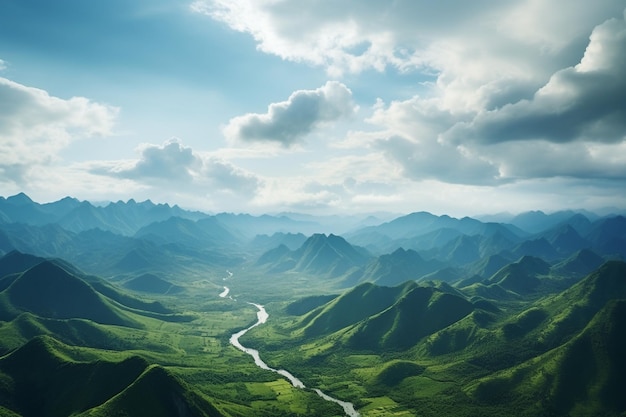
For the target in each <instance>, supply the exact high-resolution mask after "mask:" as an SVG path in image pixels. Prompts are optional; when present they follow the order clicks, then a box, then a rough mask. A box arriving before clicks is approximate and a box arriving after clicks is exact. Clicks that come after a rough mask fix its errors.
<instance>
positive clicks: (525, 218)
mask: <svg viewBox="0 0 626 417" xmlns="http://www.w3.org/2000/svg"><path fill="white" fill-rule="evenodd" d="M574 216H577V213H576V212H574V211H572V210H564V211H557V212H555V213H551V214H546V213H544V212H543V211H540V210H539V211H528V212H525V213H521V214H518V215H517V216H515V217H514V218H513V219H511V220H510V221H509V223H510V224H512V225H514V226H517V227H519V228H520V229H522V230H525V231H527V232H529V233H533V234H534V233H540V232H543V231H545V230H548V229H551V228H553V227H555V226H557V225H560V224H563V223H565V222H567V221H568V220H569V219H571V218H572V217H574ZM579 216H580V215H579ZM576 218H578V219H579V218H580V217H576Z"/></svg>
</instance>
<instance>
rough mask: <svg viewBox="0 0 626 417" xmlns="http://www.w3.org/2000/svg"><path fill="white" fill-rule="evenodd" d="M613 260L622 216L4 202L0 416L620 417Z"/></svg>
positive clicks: (621, 318) (625, 301)
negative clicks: (257, 212)
mask: <svg viewBox="0 0 626 417" xmlns="http://www.w3.org/2000/svg"><path fill="white" fill-rule="evenodd" d="M383 219H384V220H383ZM331 225H334V226H336V227H337V228H338V230H341V233H339V232H334V231H329V230H328V228H329V227H330V226H331ZM625 260H626V218H625V217H624V216H623V213H622V214H620V213H615V214H614V215H606V216H605V215H603V216H600V215H596V214H593V213H590V212H585V211H563V212H557V213H551V214H545V213H542V212H528V213H521V214H519V215H516V216H504V215H501V216H491V217H487V216H485V217H481V218H480V219H478V218H470V217H464V218H460V219H457V218H453V217H450V216H446V215H443V216H437V215H434V214H431V213H426V212H415V213H411V214H408V215H403V216H399V217H394V218H387V217H385V216H383V215H381V216H379V217H364V218H362V219H360V218H358V216H343V217H342V216H334V217H333V216H327V217H326V218H317V217H315V216H309V215H300V214H295V213H281V214H278V215H264V216H252V215H248V214H233V213H220V214H207V213H201V212H197V211H187V210H184V209H181V208H180V207H178V206H169V205H167V204H154V203H152V202H150V201H145V202H140V203H138V202H135V201H134V200H129V201H128V202H121V201H120V202H116V203H109V204H108V205H104V206H102V205H94V204H91V203H89V202H85V201H78V200H76V199H74V198H71V197H67V198H64V199H62V200H60V201H57V202H53V203H46V204H39V203H36V202H34V201H32V200H31V199H30V198H29V197H28V196H26V195H25V194H18V195H15V196H12V197H8V198H2V197H0V415H7V416H22V417H31V416H67V415H76V416H112V415H129V416H130V415H133V416H136V415H138V416H142V415H146V416H147V415H150V416H224V417H242V416H254V415H268V416H269V415H276V416H278V415H294V416H327V415H341V413H342V408H341V407H340V406H339V405H338V404H337V403H335V402H329V401H326V400H325V399H324V398H323V397H320V396H319V395H317V394H316V392H315V391H314V390H313V389H318V388H319V389H321V390H322V391H323V392H325V393H328V394H329V395H331V396H333V397H334V398H338V399H342V400H345V401H351V402H352V403H353V405H354V406H355V408H356V409H358V410H359V413H360V415H361V416H362V417H368V416H381V415H397V416H408V415H425V416H435V415H457V416H473V415H485V416H497V415H519V416H574V417H583V416H588V415H602V416H616V417H617V416H620V415H624V413H626V401H625V400H624V397H623V395H622V393H621V388H622V387H623V386H624V385H626V380H625V378H626V377H625V376H624V375H626V361H624V359H623V352H624V349H626V337H625V336H624V335H626V327H625V326H626V262H625ZM261 305H264V306H265V307H264V309H266V311H267V313H268V314H269V319H268V321H267V322H266V323H265V324H263V325H260V324H256V323H257V320H259V319H260V318H261V312H260V311H259V309H260V306H261ZM255 313H256V316H255ZM242 329H248V331H247V332H244V333H245V334H244V335H243V336H241V343H242V344H243V345H244V346H246V347H251V348H253V349H257V350H258V353H259V355H260V356H261V357H262V358H263V360H264V361H265V362H266V363H267V367H269V368H272V369H284V370H288V371H289V372H291V373H293V374H294V375H296V376H297V377H298V378H300V379H301V380H302V381H303V383H304V384H305V385H306V386H307V387H309V388H311V389H304V390H301V389H297V388H296V387H294V386H293V385H291V384H290V383H289V382H288V381H287V380H285V379H284V378H283V377H282V375H284V373H283V374H280V373H279V374H275V373H272V372H270V371H268V370H267V369H266V368H260V367H258V366H257V365H255V362H254V361H253V360H252V359H251V358H250V356H249V355H248V354H246V353H245V352H242V351H240V350H238V349H235V348H234V347H233V346H231V343H232V342H229V341H231V340H232V336H233V335H234V334H237V332H240V331H241V330H242Z"/></svg>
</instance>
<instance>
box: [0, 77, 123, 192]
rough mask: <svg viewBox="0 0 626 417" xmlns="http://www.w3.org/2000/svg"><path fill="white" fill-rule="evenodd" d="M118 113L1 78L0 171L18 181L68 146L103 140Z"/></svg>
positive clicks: (111, 108)
mask: <svg viewBox="0 0 626 417" xmlns="http://www.w3.org/2000/svg"><path fill="white" fill-rule="evenodd" d="M118 111H119V110H118V109H117V108H115V107H112V106H109V105H105V104H100V103H95V102H93V101H91V100H89V99H87V98H84V97H72V98H70V99H62V98H59V97H54V96H51V95H49V94H48V93H47V92H46V91H44V90H41V89H37V88H33V87H28V86H25V85H22V84H19V83H16V82H13V81H11V80H8V79H6V78H2V77H0V172H1V173H2V176H3V177H5V179H7V178H8V179H9V180H10V181H13V182H16V183H20V182H21V181H22V180H23V177H24V175H26V174H27V172H28V171H29V170H30V168H31V167H32V166H34V165H40V164H49V163H51V162H53V160H54V159H55V158H56V155H57V153H58V152H59V151H60V150H61V149H62V148H64V147H66V146H67V145H68V144H69V143H70V142H72V141H74V140H77V139H81V138H88V137H93V136H107V135H111V134H112V129H113V126H114V123H115V120H116V117H117V114H118Z"/></svg>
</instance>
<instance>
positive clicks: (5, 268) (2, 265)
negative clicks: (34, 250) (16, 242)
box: [0, 250, 45, 278]
mask: <svg viewBox="0 0 626 417" xmlns="http://www.w3.org/2000/svg"><path fill="white" fill-rule="evenodd" d="M44 260H45V259H44V258H40V257H39V256H34V255H30V254H26V253H21V252H19V251H16V250H14V251H11V252H9V253H7V254H6V255H4V256H3V257H1V258H0V278H2V277H3V276H5V275H8V274H14V273H16V272H23V271H26V270H27V269H29V268H31V267H33V266H35V265H37V264H39V263H41V262H43V261H44Z"/></svg>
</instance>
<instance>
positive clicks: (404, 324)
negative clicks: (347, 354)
mask: <svg viewBox="0 0 626 417" xmlns="http://www.w3.org/2000/svg"><path fill="white" fill-rule="evenodd" d="M472 310H473V306H472V304H471V303H470V302H469V301H467V300H465V299H464V298H461V297H459V296H456V295H452V294H448V293H444V292H441V291H439V290H437V289H435V288H432V287H416V288H413V289H412V290H411V291H409V292H408V293H407V294H405V295H404V296H403V297H402V298H400V299H399V300H398V301H397V302H396V303H394V304H393V305H392V306H391V307H389V308H388V309H386V310H385V311H383V312H381V313H379V314H376V315H374V316H371V317H369V318H368V319H367V320H365V321H364V322H362V323H359V324H358V325H357V326H355V328H354V329H353V330H351V331H350V332H349V336H348V338H347V342H346V343H347V345H348V346H350V347H352V348H355V349H365V350H374V351H379V350H381V349H382V350H394V351H400V350H405V349H408V348H410V347H412V346H413V345H415V344H416V343H417V342H418V341H419V340H420V339H421V338H423V337H425V336H427V335H430V334H433V333H434V332H436V331H438V330H441V329H444V328H445V327H447V326H449V325H451V324H453V323H455V322H457V321H458V320H460V319H462V318H463V317H465V316H467V315H468V314H470V312H471V311H472Z"/></svg>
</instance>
